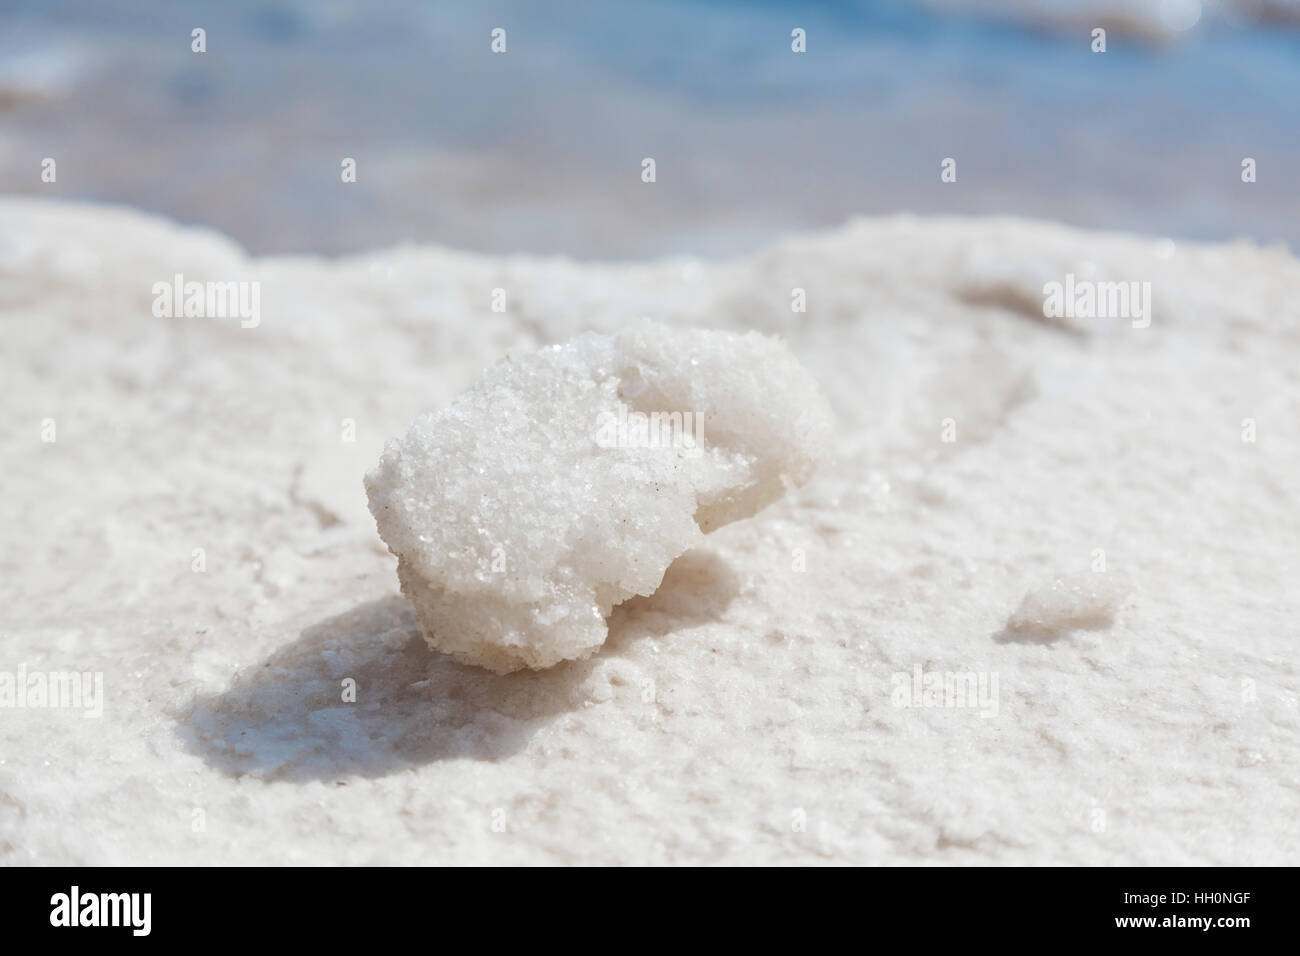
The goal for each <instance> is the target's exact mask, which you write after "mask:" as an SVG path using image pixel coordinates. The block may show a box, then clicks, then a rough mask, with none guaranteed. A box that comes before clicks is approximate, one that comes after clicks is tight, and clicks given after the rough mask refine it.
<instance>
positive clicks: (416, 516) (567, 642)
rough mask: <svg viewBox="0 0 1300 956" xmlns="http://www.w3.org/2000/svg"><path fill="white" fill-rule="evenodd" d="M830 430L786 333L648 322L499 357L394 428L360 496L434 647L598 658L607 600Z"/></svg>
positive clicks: (724, 518)
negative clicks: (444, 399) (434, 406)
mask: <svg viewBox="0 0 1300 956" xmlns="http://www.w3.org/2000/svg"><path fill="white" fill-rule="evenodd" d="M830 440H831V417H830V410H829V408H828V407H827V405H826V402H825V400H824V399H823V398H822V396H821V394H820V392H819V390H818V388H817V385H816V383H815V382H814V381H813V379H812V378H811V377H810V376H809V375H808V373H807V372H806V371H804V369H803V368H802V367H801V366H800V365H799V363H798V362H797V361H796V360H795V358H794V356H793V355H791V353H790V351H789V350H788V349H787V348H786V346H785V345H784V344H783V343H782V342H780V341H778V340H776V339H772V338H769V337H766V336H763V335H759V334H757V333H749V334H746V335H735V334H732V333H727V332H710V331H702V330H676V329H670V328H668V327H666V326H662V325H657V324H652V323H645V324H642V325H639V326H636V327H633V328H631V329H629V330H626V331H622V332H620V333H618V334H616V335H614V336H612V337H608V336H604V335H598V334H595V333H586V334H583V335H579V336H578V337H576V338H574V339H572V340H571V341H569V342H567V343H566V344H564V345H554V346H550V347H549V348H545V349H543V350H542V351H540V352H537V353H535V354H532V355H523V356H509V357H507V358H506V359H505V360H503V361H502V362H500V363H498V364H497V365H496V366H494V367H493V368H491V369H489V370H488V371H487V372H485V373H484V375H483V376H482V378H481V379H480V380H479V381H478V382H477V384H475V385H473V386H472V387H471V388H470V389H469V390H468V391H466V392H464V393H463V394H461V395H460V396H459V397H458V398H457V399H456V400H455V401H454V402H453V403H452V404H451V405H450V406H449V407H448V408H446V409H444V410H442V411H440V412H430V413H426V414H424V415H421V416H420V417H419V418H417V419H416V420H415V422H414V423H413V424H412V425H411V428H410V430H409V431H408V432H407V434H406V436H405V437H404V438H402V439H400V440H394V441H390V442H389V443H388V445H387V447H386V449H385V451H384V455H383V458H382V459H381V461H380V463H379V466H378V468H376V469H375V470H374V471H373V472H371V473H370V474H369V475H367V476H366V491H367V494H368V496H369V499H370V511H371V513H372V514H373V515H374V516H375V521H376V524H377V525H378V527H379V534H380V536H381V537H382V538H383V539H384V541H385V542H386V543H387V544H388V547H389V550H391V551H392V552H393V554H395V555H396V556H397V559H398V566H397V576H398V579H399V580H400V582H401V585H402V592H403V593H404V594H405V595H406V596H407V597H408V598H409V599H410V600H411V601H412V602H413V603H414V605H415V609H416V616H417V619H418V621H419V624H420V628H421V630H422V631H423V632H424V635H425V638H426V639H427V640H428V642H429V644H430V646H432V647H433V648H435V649H436V650H439V651H442V652H445V653H447V654H450V655H452V656H453V657H455V658H456V659H457V660H460V661H462V662H464V663H468V664H477V665H480V666H482V667H486V668H488V669H490V670H493V671H497V672H498V673H506V672H509V671H513V670H517V669H519V668H521V667H530V668H535V669H540V668H545V667H550V666H552V665H554V664H557V663H559V662H560V661H564V660H574V659H578V658H583V657H587V656H590V655H591V654H593V653H594V652H595V651H596V649H597V648H599V647H600V646H601V644H603V643H604V641H605V636H606V626H605V618H606V617H607V616H608V615H609V613H610V611H611V609H612V608H613V607H614V606H615V605H616V604H619V603H621V602H622V601H625V600H627V599H628V598H630V597H632V596H634V595H638V594H651V593H653V592H654V591H655V589H656V588H658V587H659V584H660V582H661V581H662V579H663V575H664V572H665V571H666V570H667V568H668V565H669V564H671V563H672V561H673V559H675V558H676V557H677V556H678V555H680V554H682V553H683V552H685V551H687V550H688V549H690V548H691V547H694V546H695V545H697V544H699V543H700V542H701V540H702V538H703V536H704V534H705V533H707V532H709V531H712V530H714V529H715V528H718V527H720V526H721V525H724V524H727V523H728V522H731V521H735V520H737V519H740V518H745V517H748V516H750V515H752V514H754V513H755V512H757V511H758V510H759V509H761V508H763V507H765V506H766V505H768V504H770V503H771V502H773V501H775V500H776V499H777V498H779V497H781V495H782V494H784V492H785V491H786V489H787V488H788V487H790V486H792V485H801V484H803V483H804V482H806V481H807V480H808V479H809V477H810V476H811V475H812V473H813V470H814V469H815V467H816V466H817V464H818V462H819V461H820V460H821V459H823V458H824V457H825V456H826V454H827V452H828V450H829V447H830Z"/></svg>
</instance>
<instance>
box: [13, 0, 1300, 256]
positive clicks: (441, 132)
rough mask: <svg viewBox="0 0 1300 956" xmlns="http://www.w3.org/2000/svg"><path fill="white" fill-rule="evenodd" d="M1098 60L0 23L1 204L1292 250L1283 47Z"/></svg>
mask: <svg viewBox="0 0 1300 956" xmlns="http://www.w3.org/2000/svg"><path fill="white" fill-rule="evenodd" d="M196 26H201V27H203V28H204V29H205V30H206V31H207V37H208V52H206V53H204V54H195V53H192V52H191V51H190V30H191V29H192V28H193V27H196ZM497 26H501V27H504V28H505V29H506V30H507V38H508V39H507V43H508V52H507V53H506V54H504V55H494V54H492V53H491V52H490V51H489V48H488V47H489V39H490V38H489V33H490V31H491V29H492V28H493V27H497ZM795 26H799V27H802V28H804V29H805V30H806V31H807V35H808V52H807V53H805V54H794V53H792V52H791V51H790V45H789V44H790V30H791V29H792V28H793V27H795ZM1108 41H1109V42H1108V47H1109V48H1108V51H1107V52H1106V53H1104V54H1095V53H1092V52H1091V51H1090V49H1089V38H1088V35H1087V31H1086V30H1082V29H1080V28H1077V27H1075V28H1061V27H1057V26H1052V25H1049V24H1044V23H1037V22H1016V21H1007V20H991V19H981V18H978V17H973V16H943V15H939V14H935V13H932V12H929V11H927V10H926V9H924V8H922V7H920V6H917V5H914V4H910V3H902V2H890V3H855V4H844V3H788V2H762V3H743V4H741V3H723V2H718V0H714V2H703V0H675V2H646V0H620V2H618V3H609V2H605V3H600V2H582V3H579V2H556V3H545V4H539V3H528V2H497V3H493V2H484V3H468V2H466V3H437V4H434V3H398V2H393V0H372V2H365V3H359V2H358V3H353V2H329V0H317V2H307V0H302V2H284V0H263V2H251V0H221V2H216V0H197V2H189V3H185V4H177V3H138V2H124V0H122V2H112V0H110V2H98V3H91V2H87V0H78V2H70V3H47V2H32V0H17V2H14V0H10V2H9V3H8V4H7V5H6V6H5V7H4V8H3V11H2V12H0V103H2V104H4V107H3V109H4V111H3V112H2V113H0V189H3V190H4V191H6V192H16V193H24V194H44V195H59V196H64V197H70V198H80V199H93V200H100V201H110V202H120V203H127V204H130V205H133V206H137V207H141V208H144V209H148V210H153V211H157V212H160V213H163V214H166V215H169V216H172V217H174V218H177V219H180V220H182V221H185V222H193V223H201V224H205V225H211V226H214V227H216V228H219V229H222V230H224V231H226V232H229V233H230V234H232V235H233V236H235V237H236V238H237V239H239V240H240V241H241V242H243V243H244V244H246V245H247V246H249V247H250V248H251V249H252V250H254V251H257V252H292V251H321V252H330V253H333V252H342V251H348V250H356V249H363V248H368V247H372V246H375V245H384V244H390V243H394V242H399V241H411V240H413V241H432V242H440V243H444V244H447V245H452V246H457V247H465V248H473V249H481V250H486V251H493V252H509V251H517V250H522V251H532V252H544V253H550V252H558V253H566V254H571V255H576V256H582V257H599V258H621V257H640V256H647V255H659V254H667V253H697V254H702V255H723V254H730V253H737V252H743V251H747V250H749V249H753V248H756V247H757V246H759V245H761V244H762V243H763V242H765V241H768V240H770V239H771V238H773V237H775V236H779V235H783V234H786V233H789V232H791V231H797V230H809V229H816V228H824V227H828V226H834V225H838V224H839V223H841V222H843V221H844V220H846V219H848V218H850V217H852V216H854V215H860V214H876V213H890V212H897V211H903V210H910V211H914V212H918V213H924V214H942V213H957V214H1017V215H1030V216H1038V217H1047V218H1052V219H1059V220H1063V221H1067V222H1071V223H1076V224H1080V225H1085V226H1093V227H1102V228H1112V229H1123V230H1134V231H1140V232H1145V233H1152V234H1160V235H1171V236H1176V237H1189V238H1231V237H1235V236H1250V237H1254V238H1257V239H1260V240H1264V241H1272V240H1282V241H1286V242H1288V243H1290V244H1291V245H1292V246H1293V247H1297V248H1300V189H1297V187H1296V184H1297V176H1300V32H1297V31H1295V30H1292V29H1285V28H1283V27H1280V26H1276V25H1252V24H1246V25H1236V26H1227V25H1224V24H1223V23H1218V22H1209V21H1207V22H1205V23H1203V24H1201V25H1200V26H1199V27H1197V28H1196V29H1194V30H1192V31H1190V32H1189V33H1188V34H1186V35H1185V36H1182V37H1180V38H1178V39H1177V40H1171V41H1169V42H1158V43H1152V42H1149V41H1144V40H1142V39H1140V38H1137V37H1129V36H1125V35H1123V34H1121V33H1119V32H1116V31H1114V30H1112V31H1111V32H1110V35H1109V37H1108ZM45 156H53V157H55V158H56V159H57V161H58V168H59V179H58V182H57V183H55V184H43V183H41V182H40V180H39V168H40V159H41V158H42V157H45ZM1246 156H1249V157H1253V158H1254V159H1255V160H1256V162H1257V164H1258V177H1259V178H1258V182H1256V183H1253V184H1249V185H1248V184H1244V183H1242V182H1241V178H1240V164H1241V160H1242V158H1243V157H1246ZM343 157H352V158H355V159H356V161H357V166H358V174H359V175H358V182H356V183H351V184H343V183H342V182H341V181H340V177H339V168H340V166H339V164H340V161H341V159H342V158H343ZM644 157H653V158H654V159H655V160H656V164H657V181H656V182H655V183H653V184H646V183H643V182H641V179H640V172H641V161H642V159H643V158H644ZM945 157H953V158H955V159H956V160H957V164H958V181H957V182H956V183H952V184H944V183H941V182H940V180H939V164H940V161H941V160H942V159H943V158H945Z"/></svg>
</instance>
